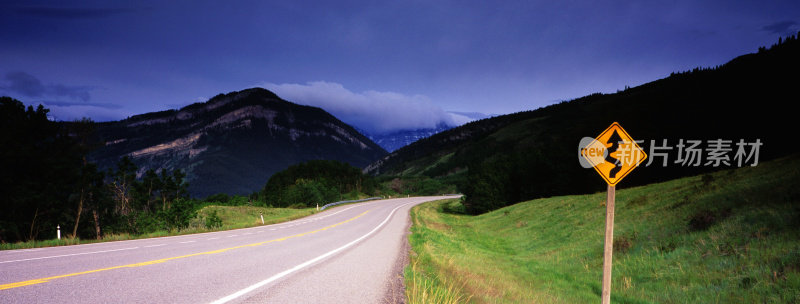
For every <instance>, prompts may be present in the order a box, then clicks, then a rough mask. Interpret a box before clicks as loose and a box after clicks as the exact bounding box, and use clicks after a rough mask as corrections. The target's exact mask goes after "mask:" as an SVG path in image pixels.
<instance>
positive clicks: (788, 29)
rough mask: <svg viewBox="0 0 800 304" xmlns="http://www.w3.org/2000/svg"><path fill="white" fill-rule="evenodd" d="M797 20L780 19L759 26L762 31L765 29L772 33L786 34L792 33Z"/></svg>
mask: <svg viewBox="0 0 800 304" xmlns="http://www.w3.org/2000/svg"><path fill="white" fill-rule="evenodd" d="M796 25H797V22H794V21H780V22H775V23H773V24H769V25H765V26H764V27H762V28H761V30H762V31H767V32H770V33H773V34H779V35H786V34H794V31H793V30H794V29H795V28H796V27H795V26H796Z"/></svg>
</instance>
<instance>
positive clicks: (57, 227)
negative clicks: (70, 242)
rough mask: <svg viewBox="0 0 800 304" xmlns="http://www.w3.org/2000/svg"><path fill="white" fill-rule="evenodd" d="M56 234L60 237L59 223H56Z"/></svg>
mask: <svg viewBox="0 0 800 304" xmlns="http://www.w3.org/2000/svg"><path fill="white" fill-rule="evenodd" d="M56 236H57V237H58V239H59V240H60V239H61V225H56Z"/></svg>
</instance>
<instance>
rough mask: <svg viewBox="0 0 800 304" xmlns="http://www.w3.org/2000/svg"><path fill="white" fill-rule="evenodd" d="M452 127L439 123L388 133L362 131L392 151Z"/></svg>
mask: <svg viewBox="0 0 800 304" xmlns="http://www.w3.org/2000/svg"><path fill="white" fill-rule="evenodd" d="M451 128H452V127H450V126H447V125H446V124H439V125H438V126H437V127H436V128H422V129H414V130H399V131H394V132H389V133H380V134H371V133H365V132H362V133H364V134H365V135H367V137H369V139H371V140H372V141H374V142H375V143H376V144H378V145H379V146H381V147H382V148H384V149H386V151H389V152H393V151H395V150H397V149H400V148H402V147H405V146H407V145H409V144H411V143H413V142H415V141H418V140H420V139H423V138H426V137H431V136H433V135H434V134H436V133H439V132H442V131H446V130H449V129H451Z"/></svg>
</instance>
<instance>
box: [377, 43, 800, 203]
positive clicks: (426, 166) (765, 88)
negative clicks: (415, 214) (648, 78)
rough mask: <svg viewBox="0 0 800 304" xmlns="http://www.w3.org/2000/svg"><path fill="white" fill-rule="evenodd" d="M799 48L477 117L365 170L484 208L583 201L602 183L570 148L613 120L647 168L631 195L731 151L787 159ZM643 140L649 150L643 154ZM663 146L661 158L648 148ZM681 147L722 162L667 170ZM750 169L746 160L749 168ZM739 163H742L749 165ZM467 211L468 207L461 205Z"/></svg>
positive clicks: (799, 79) (794, 146) (631, 182)
mask: <svg viewBox="0 0 800 304" xmlns="http://www.w3.org/2000/svg"><path fill="white" fill-rule="evenodd" d="M798 70H800V41H798V39H797V38H795V37H790V38H789V39H786V40H784V41H782V42H779V43H778V44H776V45H773V46H772V47H771V48H769V49H767V48H763V47H762V48H759V52H758V53H754V54H747V55H743V56H740V57H737V58H735V59H733V60H731V61H730V62H728V63H726V64H724V65H721V66H718V67H714V68H696V69H694V70H692V71H687V72H681V73H673V74H672V75H670V76H669V77H667V78H664V79H660V80H656V81H653V82H650V83H647V84H644V85H641V86H638V87H634V88H626V89H625V90H622V91H618V92H617V93H614V94H602V93H596V94H591V95H589V96H585V97H582V98H578V99H575V100H571V101H568V102H562V103H559V104H554V105H551V106H547V107H544V108H540V109H537V110H533V111H527V112H520V113H515V114H509V115H503V116H498V117H493V118H489V119H482V120H478V121H475V122H471V123H469V124H466V125H463V126H461V127H457V128H454V129H451V130H448V131H445V132H442V133H439V134H436V135H434V136H431V137H429V138H425V139H422V140H420V141H417V142H415V143H412V144H410V145H408V146H406V147H404V148H401V149H399V150H397V151H394V152H393V153H391V154H390V155H388V156H386V157H384V158H383V159H381V160H379V161H377V162H375V163H373V164H371V165H370V166H369V167H367V168H366V169H365V171H367V172H368V173H371V174H376V175H389V176H392V175H394V176H396V175H403V176H409V175H411V176H428V177H434V178H441V179H445V180H447V181H450V182H453V183H455V184H457V185H458V186H459V190H460V191H462V192H463V193H465V194H466V195H467V202H470V201H472V202H476V201H477V200H480V201H482V202H489V203H490V204H494V206H493V207H491V208H489V209H492V208H496V207H498V206H502V205H505V204H510V203H515V202H519V201H523V200H528V199H533V198H538V197H547V196H553V195H563V194H577V193H591V192H595V191H600V190H602V189H604V187H605V183H604V182H603V181H602V179H601V178H600V177H599V176H597V174H596V173H595V172H593V170H591V169H584V168H582V167H581V166H580V165H579V163H578V159H577V158H578V149H577V148H578V143H579V141H580V140H581V138H583V137H592V138H594V137H596V136H597V135H598V134H600V132H602V131H603V130H604V129H605V128H607V127H608V126H609V125H610V124H611V123H612V122H615V121H616V122H619V123H620V124H621V125H622V126H623V127H624V128H625V129H626V130H627V131H628V133H629V134H630V135H631V136H632V137H633V138H635V139H641V140H643V142H642V143H641V144H640V145H641V146H642V148H644V150H645V152H646V153H648V154H651V155H650V158H653V159H654V160H655V161H656V164H655V165H652V166H643V167H640V168H638V169H636V170H635V171H636V172H634V173H632V174H631V175H630V176H628V177H626V179H625V181H623V182H622V184H621V186H623V187H631V186H636V185H643V184H647V183H652V182H658V181H665V180H669V179H673V178H677V177H683V176H689V175H695V174H701V173H703V172H708V171H713V170H718V169H721V168H730V167H732V166H736V165H737V164H736V161H734V159H733V156H734V153H736V152H737V143H738V142H739V141H744V142H746V143H750V144H756V143H757V142H760V143H761V146H759V148H760V150H759V151H760V154H759V156H758V157H759V158H760V160H761V161H764V160H769V159H774V158H776V157H780V156H784V155H789V154H790V153H795V152H796V151H798V148H800V143H798V141H797V140H795V139H794V134H793V133H794V132H792V131H793V130H796V129H797V128H796V127H795V126H794V124H795V122H796V121H797V114H796V113H797V112H796V111H795V110H793V105H794V104H796V103H797V101H798V100H799V98H800V94H798V93H799V92H798V90H797V83H800V74H798V73H797V71H798ZM651 140H654V141H656V145H654V146H653V147H651V143H652V142H651ZM663 140H667V143H668V145H667V147H670V149H669V150H664V151H658V152H661V153H667V158H668V160H667V162H668V164H667V166H666V167H663V166H662V165H661V164H662V162H663V161H664V157H659V156H656V155H652V153H651V152H652V151H651V148H656V147H660V146H662V141H663ZM681 140H683V141H686V143H688V141H689V140H699V141H700V142H701V143H702V145H701V146H699V147H700V148H699V149H700V150H699V152H701V153H702V155H701V157H705V156H707V155H708V152H709V151H711V150H713V147H712V146H711V145H710V143H711V142H712V141H715V140H724V141H726V142H727V145H728V146H727V149H729V151H728V152H729V154H728V156H729V157H730V158H729V160H730V161H729V163H732V165H722V166H716V167H715V166H713V164H707V162H706V160H707V159H706V158H703V160H702V163H701V164H700V165H699V166H694V165H686V164H685V163H683V164H682V163H677V164H676V163H675V161H677V160H678V157H679V156H678V155H677V154H678V152H679V149H681V148H680V147H678V143H679V142H680V141H681ZM750 164H752V159H751V163H750ZM750 164H746V165H750ZM467 205H469V203H467Z"/></svg>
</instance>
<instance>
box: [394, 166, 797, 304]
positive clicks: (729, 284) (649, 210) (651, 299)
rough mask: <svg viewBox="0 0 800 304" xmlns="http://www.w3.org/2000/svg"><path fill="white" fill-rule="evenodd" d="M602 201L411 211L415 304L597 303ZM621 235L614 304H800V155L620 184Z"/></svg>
mask: <svg viewBox="0 0 800 304" xmlns="http://www.w3.org/2000/svg"><path fill="white" fill-rule="evenodd" d="M586 174H593V172H587V173H586ZM634 174H635V173H634ZM605 195H606V194H605V192H602V193H596V194H592V195H576V196H562V197H552V198H546V199H538V200H533V201H528V202H524V203H519V204H516V205H513V206H509V207H506V208H503V209H500V210H496V211H493V212H490V213H487V214H483V215H480V216H467V215H463V214H459V210H461V209H463V207H462V206H461V205H460V203H459V201H458V200H448V201H438V202H433V203H427V204H423V205H419V206H416V207H414V208H413V209H412V212H411V218H412V221H413V226H412V228H411V231H412V234H411V235H410V236H409V239H410V243H411V246H412V253H411V263H410V265H409V266H408V267H407V268H406V286H407V288H406V294H407V296H408V299H409V303H464V302H474V303H487V302H488V303H532V302H533V303H590V302H599V301H600V289H601V276H602V265H603V258H602V252H603V233H604V225H605ZM614 228H615V232H614V258H613V280H612V302H613V303H800V157H798V156H793V157H789V158H784V159H780V160H776V161H772V162H767V163H761V164H759V165H758V166H757V167H747V168H741V169H735V170H727V171H720V172H716V173H713V174H706V175H701V176H696V177H689V178H683V179H678V180H673V181H669V182H664V183H658V184H652V185H647V186H643V187H636V188H630V189H626V188H625V187H624V183H622V184H621V187H620V188H618V190H617V196H616V219H615V227H614Z"/></svg>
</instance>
